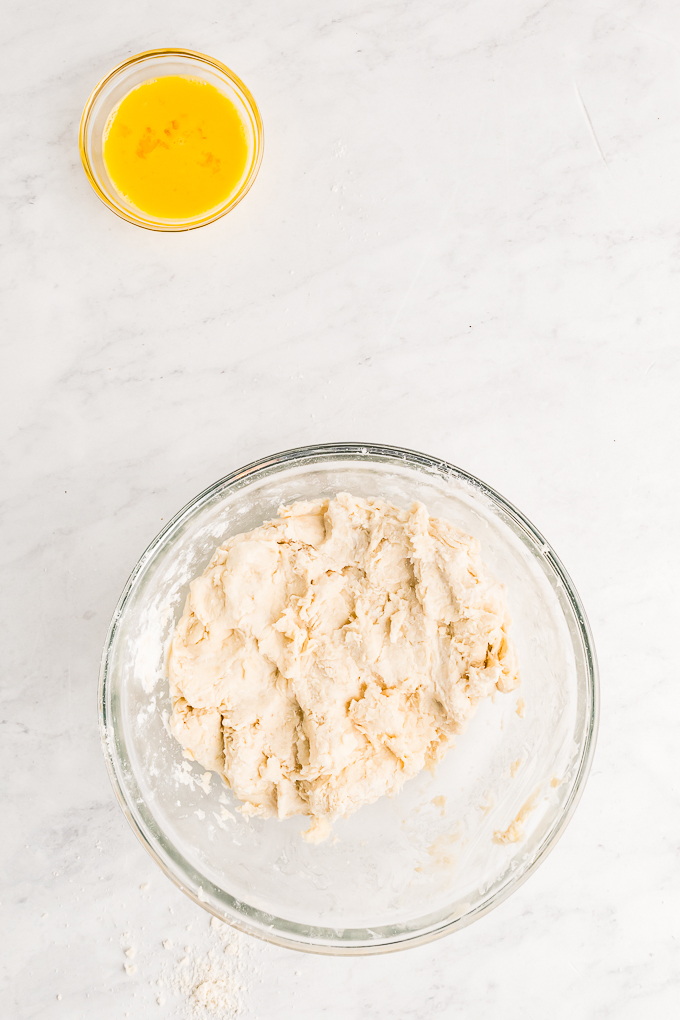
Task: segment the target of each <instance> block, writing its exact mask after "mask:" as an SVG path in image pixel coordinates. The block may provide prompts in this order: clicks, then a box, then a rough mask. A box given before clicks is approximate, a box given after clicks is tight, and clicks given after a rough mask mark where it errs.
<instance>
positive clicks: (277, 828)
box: [100, 443, 598, 955]
mask: <svg viewBox="0 0 680 1020" xmlns="http://www.w3.org/2000/svg"><path fill="white" fill-rule="evenodd" d="M343 491H344V492H351V493H353V494H354V495H356V496H360V497H370V496H378V497H381V498H383V499H387V500H389V501H391V502H393V503H396V504H397V505H400V506H402V507H408V506H410V505H411V503H412V502H413V501H414V500H418V501H420V502H422V503H424V504H425V505H426V506H427V508H428V510H429V511H430V513H432V514H435V515H437V516H441V517H446V518H448V519H449V520H451V521H453V522H454V523H455V524H457V525H458V526H459V527H461V528H462V529H463V530H464V531H466V532H467V533H468V534H472V535H474V536H475V537H476V538H477V539H478V540H479V542H480V545H481V552H482V556H483V558H484V560H485V562H486V563H487V564H488V566H489V568H490V569H491V571H492V572H493V574H494V575H495V576H496V577H497V578H499V579H500V580H501V581H502V582H503V583H504V584H505V586H506V591H507V597H508V604H509V608H510V614H511V616H512V630H511V634H512V637H513V640H514V642H515V644H516V647H517V652H518V656H519V663H520V672H521V676H522V683H521V686H520V688H519V690H518V691H517V692H516V693H514V694H499V695H498V696H497V697H494V698H488V699H486V700H485V701H483V702H482V703H481V704H480V705H479V707H478V709H477V713H476V715H475V716H474V718H473V719H472V720H471V722H470V725H469V726H468V728H467V730H466V732H465V733H463V734H461V735H460V736H459V737H458V738H457V740H456V747H455V748H454V749H453V750H451V751H450V752H449V754H447V755H446V757H445V758H444V760H443V761H442V762H440V764H439V765H438V767H437V770H436V773H435V774H434V775H432V774H430V773H429V772H428V771H427V770H425V771H424V772H422V773H421V774H420V775H419V776H416V777H415V778H414V779H411V780H409V782H408V783H406V784H405V785H404V787H403V788H402V790H401V791H400V793H399V794H398V795H397V796H395V797H393V798H389V797H381V798H380V800H379V801H376V802H375V803H374V804H370V805H367V806H365V807H363V808H361V809H360V810H359V811H357V812H356V813H355V814H354V815H352V816H351V817H350V818H346V819H340V820H339V821H338V822H336V823H335V825H334V827H333V837H332V838H330V839H328V840H326V842H324V843H320V844H316V845H315V844H311V843H306V842H305V841H304V840H303V839H302V838H301V835H300V832H301V830H302V829H304V828H306V827H307V821H308V820H307V819H305V818H302V817H300V816H296V817H293V818H288V819H285V820H284V821H279V820H278V819H276V818H269V819H261V818H252V819H248V818H246V817H244V816H243V815H242V814H240V812H239V810H238V807H239V803H238V801H237V800H236V799H235V798H234V796H233V794H232V792H231V791H230V790H229V789H228V788H227V787H226V785H225V784H224V783H222V782H221V781H220V779H219V777H218V776H217V775H216V774H210V775H211V779H210V782H209V783H208V781H207V780H206V779H205V777H204V775H203V773H204V769H203V768H202V767H201V766H199V765H198V764H197V763H195V762H194V763H189V762H188V761H186V760H184V758H183V757H182V750H181V748H180V745H179V744H178V743H177V741H176V740H175V739H174V737H172V736H171V735H170V732H169V730H168V728H167V720H168V716H169V713H170V712H171V710H172V705H171V703H170V698H169V691H168V681H167V673H166V666H165V663H166V656H167V650H168V643H169V641H170V639H171V637H172V634H173V632H174V629H175V626H176V624H177V622H178V620H179V617H180V616H181V614H182V609H183V607H184V603H185V600H186V596H187V592H188V590H189V584H190V582H191V580H192V579H193V578H194V577H196V576H198V575H199V574H201V573H202V572H203V570H204V569H205V567H206V565H207V564H208V562H209V561H210V559H211V557H212V554H213V551H214V549H215V547H216V546H217V545H219V544H220V543H222V542H224V541H225V540H226V539H227V538H228V537H230V536H231V535H237V534H239V533H241V532H244V531H249V530H251V529H252V528H255V527H258V526H259V525H261V524H262V523H263V521H265V520H269V519H271V518H273V517H276V513H277V508H278V507H279V506H280V504H281V503H290V502H294V501H296V500H309V499H315V498H318V497H325V496H332V495H334V494H335V493H337V492H343ZM597 715H598V683H597V666H596V662H595V652H594V648H593V643H592V638H591V635H590V630H589V627H588V623H587V620H586V617H585V613H584V611H583V607H582V605H581V602H580V600H579V597H578V595H577V594H576V591H575V590H574V587H573V585H572V583H571V581H570V580H569V577H568V575H567V574H566V572H565V570H564V568H563V567H562V564H561V563H560V561H559V559H558V558H557V556H556V555H555V553H554V552H553V550H552V549H551V548H550V546H549V545H548V543H547V542H546V541H545V539H544V538H543V537H542V535H540V534H539V532H538V531H536V529H535V528H534V527H533V525H532V524H530V523H529V521H528V520H527V519H526V517H524V516H523V515H522V514H521V513H520V512H519V510H516V509H515V507H513V506H511V504H510V503H508V502H507V501H506V500H505V499H503V497H502V496H500V495H499V494H498V493H497V492H494V490H493V489H490V488H489V487H488V486H486V485H485V484H484V483H483V482H480V481H479V479H477V478H474V477H473V476H472V475H469V474H467V473H466V472H465V471H462V470H461V469H460V468H457V467H454V466H453V465H451V464H448V463H446V462H445V461H442V460H438V459H437V458H434V457H428V456H426V455H425V454H422V453H415V452H414V451H411V450H403V449H399V448H398V447H391V446H377V445H371V444H358V443H336V444H331V445H321V446H310V447H303V448H302V449H298V450H288V451H286V452H285V453H279V454H274V455H272V456H270V457H266V458H264V459H262V460H260V461H257V462H256V463H254V464H249V465H247V466H246V467H243V468H241V469H240V470H238V471H234V472H232V473H231V474H230V475H227V476H226V478H222V479H220V480H219V481H217V482H215V484H214V485H211V486H210V488H208V489H206V490H205V492H202V493H201V494H200V495H198V496H196V497H195V498H194V499H192V500H191V502H190V503H189V504H188V505H187V506H186V507H185V508H184V509H183V510H182V511H180V513H178V514H177V516H176V517H175V518H174V519H173V520H172V521H170V523H169V524H168V525H166V527H165V528H164V529H163V531H162V532H161V533H160V534H159V535H158V536H157V537H156V538H155V539H154V541H153V542H152V543H151V545H150V546H149V548H148V549H147V550H146V552H145V553H144V554H143V555H142V557H141V559H140V560H139V562H138V563H137V565H136V567H135V569H134V570H133V572H132V574H131V576H130V579H129V581H128V583H127V585H126V587H125V591H124V592H123V594H122V596H121V599H120V602H119V603H118V606H117V608H116V611H115V613H114V617H113V620H112V622H111V627H110V629H109V634H108V637H107V641H106V646H105V649H104V656H103V660H102V669H101V677H100V723H101V735H102V742H103V747H104V754H105V757H106V762H107V765H108V769H109V774H110V776H111V781H112V783H113V787H114V790H115V792H116V794H117V796H118V799H119V801H120V804H121V807H122V808H123V811H124V812H125V815H126V817H127V819H128V821H129V822H130V824H131V826H132V828H133V829H134V831H135V833H136V834H137V836H138V837H139V839H140V840H141V841H142V843H143V844H144V846H145V847H146V849H147V850H148V851H149V853H150V854H151V855H152V857H154V859H155V860H156V861H157V863H158V864H159V865H160V867H161V868H162V869H163V871H164V872H165V873H166V875H168V877H169V878H171V879H172V881H173V882H175V883H176V884H177V885H178V886H179V888H180V889H182V890H183V891H184V892H185V893H186V894H187V895H188V896H190V897H191V898H192V899H193V900H194V901H195V902H196V903H200V904H201V905H202V906H203V907H205V909H206V910H209V911H210V912H211V913H212V914H214V915H215V916H216V917H219V918H221V919H222V920H224V921H227V922H228V923H229V924H231V925H233V926H234V927H235V928H238V929H240V930H241V931H245V932H247V933H249V934H251V935H256V936H259V937H260V938H263V939H266V940H267V941H269V942H274V943H276V944H278V945H283V946H289V947H292V948H295V949H302V950H305V951H307V952H316V953H328V954H332V955H358V954H367V953H385V952H388V951H391V950H395V949H403V948H405V947H407V946H414V945H418V944H419V943H423V942H429V941H431V940H432V939H436V938H439V937H440V936H441V935H445V934H447V933H449V932H454V931H457V930H458V929H460V928H463V927H465V926H466V925H468V924H470V923H471V922H473V921H475V920H476V919H477V918H479V917H482V916H483V915H484V914H486V913H488V912H489V911H490V910H492V909H493V908H494V907H496V906H497V905H498V904H499V903H502V901H503V900H504V899H506V897H507V896H509V895H510V894H511V893H512V892H514V891H515V890H516V889H517V888H518V887H519V886H520V885H521V884H522V883H523V882H524V881H525V880H526V879H527V878H528V877H529V876H530V875H531V874H532V872H533V871H534V870H535V869H536V868H537V867H538V865H539V864H540V863H541V861H543V860H544V859H545V857H546V855H547V854H548V852H549V851H550V850H551V849H552V847H553V846H554V845H555V843H556V842H557V840H558V838H559V837H560V835H561V834H562V832H564V829H565V827H566V825H567V822H568V821H569V819H570V817H571V815H572V814H573V811H574V808H575V807H576V804H577V802H578V799H579V797H580V795H581V793H582V791H583V787H584V785H585V781H586V778H587V776H588V771H589V768H590V763H591V760H592V756H593V751H594V748H595V736H596V732H597ZM513 825H514V828H513ZM518 827H519V828H520V829H521V830H523V831H520V832H518V831H517V829H518ZM499 837H500V838H499Z"/></svg>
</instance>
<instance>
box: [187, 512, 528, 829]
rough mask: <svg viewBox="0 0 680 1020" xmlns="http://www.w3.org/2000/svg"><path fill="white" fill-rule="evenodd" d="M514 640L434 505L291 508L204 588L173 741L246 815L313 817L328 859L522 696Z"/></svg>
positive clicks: (471, 550) (198, 594) (500, 595)
mask: <svg viewBox="0 0 680 1020" xmlns="http://www.w3.org/2000/svg"><path fill="white" fill-rule="evenodd" d="M509 622H510V621H509V616H508V611H507V606H506V601H505V594H504V591H503V587H502V586H501V585H500V584H499V583H498V581H496V580H495V579H494V578H493V577H492V576H491V575H490V574H489V572H488V570H487V569H486V567H485V566H484V564H483V562H482V561H481V559H480V556H479V548H478V544H477V542H476V541H475V540H474V539H473V538H470V537H469V536H467V535H465V534H464V533H463V532H462V531H460V530H459V529H458V528H456V527H454V525H453V524H451V523H449V522H448V521H445V520H441V519H439V518H436V517H430V516H429V515H428V512H427V510H426V508H425V507H424V506H423V505H422V504H419V503H416V504H414V505H413V506H412V507H411V509H410V510H401V509H399V508H398V507H395V506H392V505H391V504H390V503H385V502H382V501H380V500H378V499H356V498H354V497H353V496H350V495H348V494H347V493H339V494H338V495H337V496H336V497H335V498H333V499H331V500H318V501H315V502H309V503H295V504H293V505H292V506H287V507H282V508H280V510H279V518H278V519H277V520H274V521H269V522H268V523H266V524H264V525H262V527H260V528H256V529H255V530H254V531H251V532H249V533H248V534H243V535H236V536H235V537H234V538H230V539H229V540H228V541H227V542H225V543H224V545H222V546H220V547H219V548H218V549H217V550H216V552H215V554H214V556H213V558H212V561H211V563H210V565H209V567H208V569H207V570H206V571H205V573H204V574H203V575H202V576H201V577H199V578H197V579H196V580H195V581H193V582H192V584H191V590H190V594H189V597H188V599H187V603H186V606H185V609H184V614H183V616H182V619H181V620H180V622H179V624H178V626H177V630H176V631H175V634H174V637H173V640H172V645H171V649H170V655H169V660H168V666H169V677H170V693H171V696H172V702H173V712H172V718H171V721H170V728H171V731H172V733H173V734H174V736H175V737H176V738H177V740H178V741H179V742H180V743H181V744H182V746H183V747H184V748H185V753H186V754H187V757H190V758H194V759H195V760H196V761H198V762H200V763H201V764H202V765H203V766H204V768H206V769H210V770H214V771H216V772H219V773H220V774H222V775H223V777H224V778H225V780H226V782H227V784H228V785H229V786H230V787H231V789H232V790H233V792H234V794H235V795H236V797H238V798H239V800H241V801H242V802H243V805H242V808H241V810H242V811H243V812H244V813H245V814H248V815H259V816H262V817H270V816H272V815H276V816H278V817H279V818H287V817H289V816H291V815H296V814H302V815H310V816H311V818H312V823H311V825H310V828H309V830H308V831H307V833H305V836H306V838H308V839H311V840H313V841H318V840H321V839H324V838H325V837H326V836H327V835H328V833H329V832H330V825H331V823H332V822H333V820H334V819H336V818H338V817H340V816H344V815H349V814H351V813H352V812H353V811H356V810H357V808H359V807H361V806H362V805H364V804H370V803H372V802H373V801H375V800H377V798H378V797H381V796H383V795H385V794H387V795H392V794H394V793H396V792H397V791H398V790H399V789H400V787H401V786H402V785H403V783H404V782H405V781H406V780H407V779H409V778H411V777H412V776H415V775H416V774H417V773H418V772H420V771H421V769H423V768H425V767H432V766H433V765H434V764H435V763H436V762H437V761H439V760H440V759H441V758H442V756H443V755H444V754H445V753H446V751H447V750H448V749H449V748H450V747H451V746H452V744H453V741H454V738H455V735H456V734H457V733H461V732H462V730H463V729H464V728H465V726H466V724H467V722H468V720H469V718H470V717H471V715H472V714H473V712H474V710H475V707H476V705H477V703H478V702H479V701H480V700H481V699H482V698H485V697H487V696H488V695H490V694H491V693H492V692H493V691H494V690H495V689H498V690H500V691H504V692H505V691H510V690H513V689H514V688H515V687H516V686H517V685H518V683H519V676H518V673H517V666H516V661H515V654H514V649H513V646H512V643H511V641H510V640H509V638H508V633H507V631H508V626H509Z"/></svg>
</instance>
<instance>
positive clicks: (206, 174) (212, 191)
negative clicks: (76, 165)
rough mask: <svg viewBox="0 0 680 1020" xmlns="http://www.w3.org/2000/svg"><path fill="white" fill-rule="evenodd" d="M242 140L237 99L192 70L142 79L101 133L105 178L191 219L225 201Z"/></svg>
mask: <svg viewBox="0 0 680 1020" xmlns="http://www.w3.org/2000/svg"><path fill="white" fill-rule="evenodd" d="M247 156H248V146H247V143H246V137H245V133H244V130H243V124H242V121H241V118H240V116H239V114H238V111H237V110H236V107H235V106H234V104H233V103H232V102H231V100H230V99H228V98H227V96H225V95H224V94H223V93H222V92H220V91H219V90H218V89H216V88H215V87H214V85H210V84H209V83H208V82H205V81H200V80H199V79H197V78H187V77H183V76H180V75H169V76H167V77H165V78H152V79H150V80H149V81H145V82H142V84H141V85H138V86H137V87H136V88H134V89H133V90H132V91H131V92H129V93H128V94H127V96H125V98H124V99H122V100H121V102H120V103H119V105H118V106H117V107H116V109H115V110H114V111H113V112H112V114H111V117H110V118H109V122H108V124H107V128H106V132H105V137H104V161H105V163H106V168H107V170H108V172H109V175H110V177H111V180H112V181H113V183H114V184H115V186H116V187H117V188H118V190H119V191H120V192H121V194H122V195H124V196H125V198H127V199H128V200H129V201H130V202H132V204H133V205H135V206H137V208H138V209H140V210H141V211H142V212H144V213H147V214H148V215H150V216H155V217H159V218H163V219H189V218H192V217H196V216H200V215H201V214H202V213H207V212H208V211H209V210H211V209H213V208H214V207H215V206H217V205H220V204H221V203H222V202H224V201H225V200H226V199H227V198H228V197H229V195H230V194H231V193H232V192H233V191H234V189H235V188H236V185H237V184H238V183H239V181H240V180H241V177H242V176H243V171H244V169H245V165H246V159H247Z"/></svg>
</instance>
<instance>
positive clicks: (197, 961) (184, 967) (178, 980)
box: [156, 917, 245, 1020]
mask: <svg viewBox="0 0 680 1020" xmlns="http://www.w3.org/2000/svg"><path fill="white" fill-rule="evenodd" d="M210 935H211V941H212V943H213V945H212V946H211V947H210V948H209V949H208V950H207V951H206V950H205V949H195V948H193V947H192V946H184V952H183V955H182V956H181V957H180V959H179V960H178V961H177V962H175V963H173V964H171V965H169V966H167V967H166V968H165V969H164V973H163V975H162V977H161V978H160V979H159V980H158V982H157V983H158V986H159V988H160V989H167V991H169V992H170V993H171V994H172V995H175V996H179V997H180V998H182V999H184V1002H185V1006H186V1010H185V1016H186V1018H187V1020H229V1018H231V1017H235V1016H238V1015H239V1013H241V1012H242V1010H243V992H244V985H243V973H242V971H243V963H244V953H245V940H244V939H243V936H241V935H240V934H239V933H238V932H237V931H235V930H234V929H233V928H230V927H229V925H228V924H225V923H224V922H223V921H220V920H218V919H217V918H216V917H212V918H211V919H210ZM169 941H170V940H169V939H166V942H169ZM163 944H164V945H165V943H163ZM156 1001H157V1002H158V1003H159V1005H162V1003H163V1002H164V996H163V994H162V992H160V994H159V996H158V999H157V1000H156Z"/></svg>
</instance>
